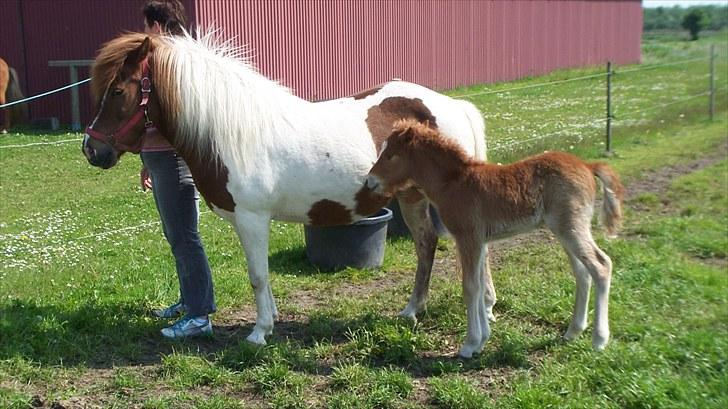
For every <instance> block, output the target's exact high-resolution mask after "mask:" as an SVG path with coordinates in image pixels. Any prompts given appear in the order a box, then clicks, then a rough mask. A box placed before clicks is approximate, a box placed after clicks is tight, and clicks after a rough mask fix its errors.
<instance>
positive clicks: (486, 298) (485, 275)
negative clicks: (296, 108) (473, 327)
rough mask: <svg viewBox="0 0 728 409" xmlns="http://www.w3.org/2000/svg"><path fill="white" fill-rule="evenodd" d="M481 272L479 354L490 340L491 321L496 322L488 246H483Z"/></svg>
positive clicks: (479, 262) (480, 261)
mask: <svg viewBox="0 0 728 409" xmlns="http://www.w3.org/2000/svg"><path fill="white" fill-rule="evenodd" d="M478 265H479V266H480V271H479V273H478V277H479V278H480V290H481V292H482V294H481V295H480V297H479V298H478V299H479V300H480V301H479V302H478V319H479V320H480V335H481V336H480V346H479V347H478V352H480V351H482V350H483V347H484V346H485V343H486V342H488V338H490V323H489V322H488V321H489V320H490V321H495V316H494V315H493V305H495V288H494V287H493V277H491V275H490V262H489V260H488V245H487V244H485V245H483V251H482V252H481V257H480V260H479V261H478Z"/></svg>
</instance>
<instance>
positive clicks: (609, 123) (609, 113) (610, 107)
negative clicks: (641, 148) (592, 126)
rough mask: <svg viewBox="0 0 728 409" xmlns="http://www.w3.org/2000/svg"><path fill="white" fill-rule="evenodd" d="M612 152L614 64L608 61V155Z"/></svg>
mask: <svg viewBox="0 0 728 409" xmlns="http://www.w3.org/2000/svg"><path fill="white" fill-rule="evenodd" d="M611 152H612V62H611V61H607V153H611Z"/></svg>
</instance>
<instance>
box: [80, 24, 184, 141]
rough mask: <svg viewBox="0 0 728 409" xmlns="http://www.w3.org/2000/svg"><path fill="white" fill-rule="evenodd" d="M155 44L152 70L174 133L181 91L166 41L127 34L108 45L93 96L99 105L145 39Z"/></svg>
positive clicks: (95, 72)
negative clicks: (132, 53) (127, 61)
mask: <svg viewBox="0 0 728 409" xmlns="http://www.w3.org/2000/svg"><path fill="white" fill-rule="evenodd" d="M147 37H149V38H150V39H151V41H152V43H151V47H150V69H151V70H152V73H151V75H152V77H153V80H152V82H153V85H154V92H155V93H157V95H158V96H159V99H160V103H161V104H163V105H164V106H165V107H167V109H166V110H165V111H166V112H167V114H168V117H167V118H165V119H168V123H167V125H168V126H169V130H170V131H172V130H173V129H171V128H173V127H174V126H175V123H174V121H175V119H176V118H175V116H176V114H177V112H179V95H178V94H177V87H176V86H175V85H174V84H173V82H174V79H173V78H172V74H171V73H172V67H171V63H170V59H171V57H170V53H169V51H170V50H169V47H165V46H164V45H165V44H166V43H164V42H163V39H164V37H162V36H158V35H153V34H151V35H150V34H145V33H125V34H122V35H121V36H119V37H117V38H115V39H113V40H111V41H109V42H107V43H105V44H104V45H103V46H102V47H101V49H100V50H99V52H98V56H97V57H96V60H95V61H94V65H93V66H92V68H91V75H92V77H93V78H92V80H91V93H92V95H93V98H94V102H95V103H96V104H97V105H98V103H99V102H100V100H101V97H102V96H103V95H104V93H105V92H106V89H107V88H108V87H109V85H110V84H111V83H112V82H113V81H114V79H115V78H116V76H117V75H119V72H120V70H121V67H122V66H123V65H124V61H125V60H126V57H127V56H128V55H129V53H131V52H132V51H134V50H136V49H137V48H139V46H140V45H141V44H142V42H143V41H144V39H145V38H147ZM155 51H156V52H155Z"/></svg>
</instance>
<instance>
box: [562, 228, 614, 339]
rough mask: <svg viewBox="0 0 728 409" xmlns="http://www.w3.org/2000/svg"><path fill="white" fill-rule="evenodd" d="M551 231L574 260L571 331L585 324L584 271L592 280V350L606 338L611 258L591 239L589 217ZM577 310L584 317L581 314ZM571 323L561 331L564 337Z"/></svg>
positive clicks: (587, 289)
mask: <svg viewBox="0 0 728 409" xmlns="http://www.w3.org/2000/svg"><path fill="white" fill-rule="evenodd" d="M552 230H553V229H552ZM554 233H555V234H556V236H557V237H558V238H559V241H561V244H562V245H563V246H564V248H566V251H567V252H568V253H569V257H573V258H575V259H576V260H577V261H578V263H577V266H576V268H575V269H574V275H575V276H576V278H577V305H576V306H575V307H574V319H573V321H572V326H574V331H577V330H579V328H580V327H582V329H583V327H584V326H586V304H587V303H588V294H589V285H588V282H589V281H588V280H587V279H586V278H585V277H584V275H585V274H588V275H589V276H590V277H591V279H592V280H593V281H594V284H595V287H596V294H595V298H596V300H595V304H596V305H595V309H594V310H595V311H594V331H593V333H592V346H593V347H594V349H596V350H602V349H604V347H606V346H607V343H608V342H609V287H610V285H611V279H612V260H611V259H610V258H609V256H607V255H606V254H605V253H604V252H603V251H602V250H601V249H600V248H599V247H598V246H597V244H596V243H595V242H594V238H593V237H592V234H591V228H590V224H589V220H584V221H581V222H579V223H576V224H574V225H572V226H564V227H563V228H561V229H559V230H558V231H557V230H554ZM578 264H581V266H583V270H581V269H580V267H581V266H579V265H578ZM573 265H574V263H573V262H572V266H573ZM580 293H581V295H580ZM582 310H583V313H582ZM580 314H581V315H583V316H584V317H583V318H582V317H581V316H580ZM572 326H570V327H569V331H567V332H566V334H565V335H564V337H566V338H567V339H568V335H570V332H571V330H572ZM579 332H580V331H579Z"/></svg>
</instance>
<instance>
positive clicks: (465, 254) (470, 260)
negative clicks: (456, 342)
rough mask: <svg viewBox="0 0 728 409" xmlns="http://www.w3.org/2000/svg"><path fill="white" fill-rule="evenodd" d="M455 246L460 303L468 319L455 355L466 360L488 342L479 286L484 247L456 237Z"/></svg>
mask: <svg viewBox="0 0 728 409" xmlns="http://www.w3.org/2000/svg"><path fill="white" fill-rule="evenodd" d="M455 242H456V244H457V248H458V253H459V254H460V260H461V262H462V270H463V299H464V301H465V306H466V308H467V317H468V331H467V335H466V336H465V342H464V343H463V346H462V347H461V348H460V352H459V353H458V355H460V356H461V357H463V358H470V357H472V356H473V353H478V352H480V351H481V350H482V349H483V345H485V342H486V341H487V340H488V338H490V326H489V324H488V319H487V316H486V314H485V301H484V294H483V293H484V291H485V290H484V288H483V285H482V284H483V275H482V268H483V262H484V256H485V245H484V244H483V243H479V242H478V241H477V240H475V239H474V238H473V237H456V238H455Z"/></svg>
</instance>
